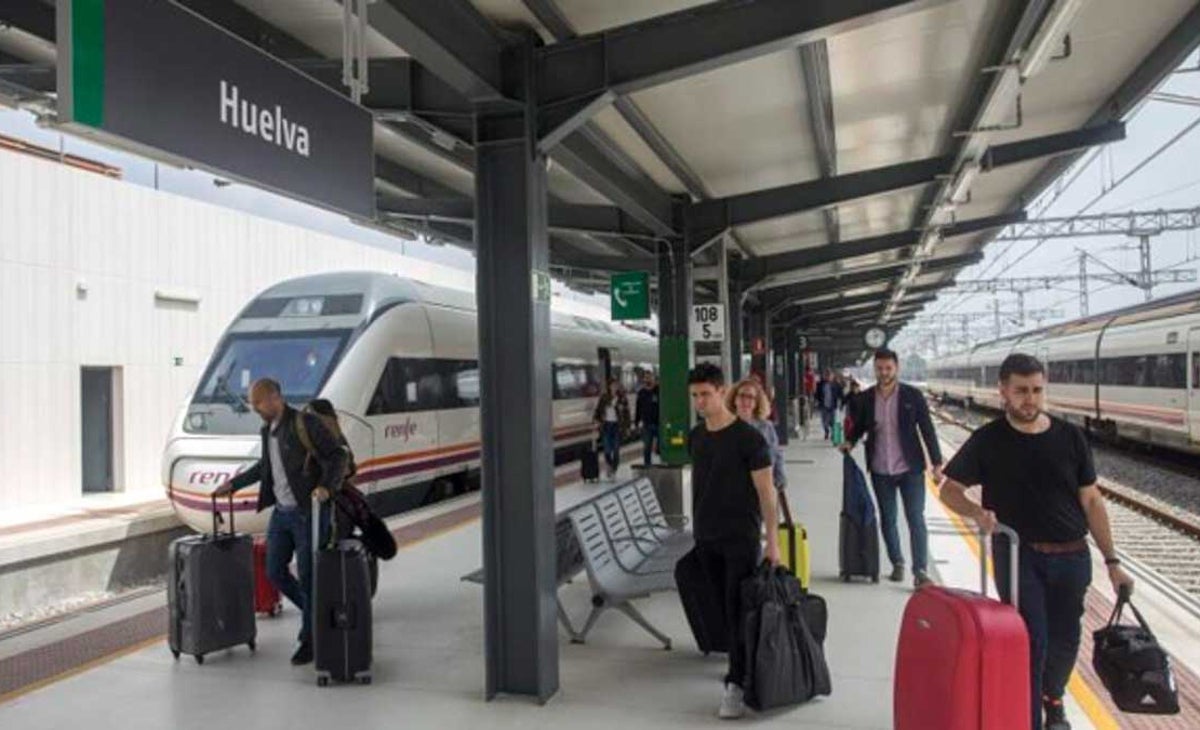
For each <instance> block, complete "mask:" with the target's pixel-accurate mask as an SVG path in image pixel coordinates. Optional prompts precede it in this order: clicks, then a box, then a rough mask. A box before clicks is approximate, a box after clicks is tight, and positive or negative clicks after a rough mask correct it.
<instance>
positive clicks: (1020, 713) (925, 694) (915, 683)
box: [892, 527, 1033, 730]
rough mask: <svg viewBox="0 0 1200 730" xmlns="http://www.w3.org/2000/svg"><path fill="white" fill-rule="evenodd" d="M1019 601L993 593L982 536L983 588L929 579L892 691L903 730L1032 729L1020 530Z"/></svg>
mask: <svg viewBox="0 0 1200 730" xmlns="http://www.w3.org/2000/svg"><path fill="white" fill-rule="evenodd" d="M998 529H999V530H1000V531H1001V532H1003V533H1004V534H1005V535H1007V536H1008V538H1009V539H1010V541H1011V542H1010V544H1011V551H1012V552H1011V554H1012V562H1011V565H1012V571H1011V572H1012V592H1011V594H1010V595H1011V597H1012V604H1011V605H1010V604H1006V603H1001V602H1000V601H995V600H992V599H990V598H988V597H987V581H988V577H987V548H986V545H987V544H988V543H989V542H990V540H988V539H986V538H982V539H981V545H980V567H981V570H982V576H983V580H982V581H981V587H982V593H973V592H970V591H963V590H957V589H954V588H942V587H938V586H929V587H927V588H922V589H920V590H918V591H917V592H916V593H914V594H913V596H912V598H910V599H909V600H908V605H907V606H906V607H905V609H904V619H903V621H902V623H901V625H900V642H899V646H898V647H897V649H896V673H895V685H894V694H893V698H892V710H893V715H894V717H893V723H894V727H895V730H1029V726H1030V723H1031V721H1032V718H1033V709H1032V707H1033V706H1032V704H1031V700H1030V696H1029V692H1030V686H1029V685H1030V680H1029V634H1028V633H1027V632H1026V630H1025V621H1024V620H1023V619H1022V618H1021V614H1020V613H1018V612H1017V609H1016V605H1017V535H1016V533H1015V532H1013V531H1012V530H1010V529H1008V528H1006V527H1001V528H998Z"/></svg>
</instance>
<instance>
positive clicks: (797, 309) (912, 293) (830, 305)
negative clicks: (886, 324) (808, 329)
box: [781, 284, 942, 317]
mask: <svg viewBox="0 0 1200 730" xmlns="http://www.w3.org/2000/svg"><path fill="white" fill-rule="evenodd" d="M941 288H942V287H941V286H940V285H938V284H926V285H925V286H919V287H913V288H911V289H909V290H908V292H907V296H908V297H910V301H911V300H915V299H916V298H917V297H918V296H924V295H930V294H935V293H936V292H937V291H938V290H939V289H941ZM885 298H887V292H886V291H883V292H872V293H870V294H858V295H855V296H852V297H847V296H842V297H838V298H836V299H826V300H823V301H819V302H816V303H813V304H807V305H806V304H804V303H803V301H802V300H793V301H789V302H786V303H785V304H784V305H782V306H786V307H788V309H786V310H781V311H785V312H787V313H789V314H791V315H792V316H794V317H803V316H806V315H810V314H819V313H821V312H835V311H838V310H840V309H843V308H847V307H858V306H861V305H864V304H877V303H879V302H880V301H882V300H883V299H885ZM930 298H931V299H932V298H934V297H932V296H931V297H930Z"/></svg>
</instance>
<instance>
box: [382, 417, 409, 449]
mask: <svg viewBox="0 0 1200 730" xmlns="http://www.w3.org/2000/svg"><path fill="white" fill-rule="evenodd" d="M416 435H417V424H415V423H413V420H412V419H411V418H406V419H404V423H389V424H388V425H386V426H384V427H383V437H384V438H385V439H403V440H404V441H405V442H406V443H407V442H408V440H409V439H411V438H412V437H413V436H416Z"/></svg>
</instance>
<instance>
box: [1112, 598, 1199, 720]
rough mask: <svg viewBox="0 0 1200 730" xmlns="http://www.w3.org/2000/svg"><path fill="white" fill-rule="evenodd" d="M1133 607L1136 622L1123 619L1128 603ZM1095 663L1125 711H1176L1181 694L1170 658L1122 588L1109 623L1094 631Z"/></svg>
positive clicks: (1149, 713)
mask: <svg viewBox="0 0 1200 730" xmlns="http://www.w3.org/2000/svg"><path fill="white" fill-rule="evenodd" d="M1126 606H1129V608H1130V609H1131V610H1132V611H1133V615H1134V617H1135V618H1137V621H1138V623H1137V625H1136V626H1129V625H1123V624H1121V623H1119V622H1120V620H1121V614H1122V613H1123V612H1124V610H1125V607H1126ZM1092 638H1093V640H1094V641H1095V648H1094V649H1093V650H1092V667H1093V668H1094V669H1095V670H1096V674H1097V676H1099V677H1100V680H1101V681H1102V682H1104V688H1105V689H1107V690H1108V693H1109V694H1110V695H1111V696H1112V699H1113V703H1114V704H1116V706H1117V707H1118V708H1119V709H1120V710H1121V711H1122V712H1129V713H1137V714H1143V715H1174V714H1177V713H1178V712H1179V695H1178V691H1177V690H1176V687H1175V676H1174V674H1172V673H1171V658H1170V656H1169V655H1168V654H1167V652H1166V651H1165V650H1164V649H1163V648H1162V647H1161V646H1160V645H1159V643H1158V639H1156V638H1155V637H1154V632H1152V631H1151V630H1150V626H1149V625H1148V624H1147V623H1146V619H1144V618H1142V614H1141V613H1140V612H1139V611H1138V610H1137V608H1136V607H1135V606H1134V605H1133V603H1132V602H1131V601H1130V596H1129V592H1128V591H1127V590H1125V589H1122V591H1121V594H1120V595H1119V596H1118V598H1117V605H1116V606H1114V607H1113V612H1112V616H1110V617H1109V619H1108V625H1106V626H1105V627H1104V628H1102V629H1100V630H1098V631H1095V632H1093V633H1092Z"/></svg>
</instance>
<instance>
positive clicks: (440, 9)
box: [367, 0, 511, 103]
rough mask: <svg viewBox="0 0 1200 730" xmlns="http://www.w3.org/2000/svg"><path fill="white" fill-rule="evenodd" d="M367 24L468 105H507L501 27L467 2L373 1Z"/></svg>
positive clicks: (441, 0)
mask: <svg viewBox="0 0 1200 730" xmlns="http://www.w3.org/2000/svg"><path fill="white" fill-rule="evenodd" d="M367 17H368V19H369V22H370V25H371V27H372V28H374V29H375V30H376V31H378V32H379V33H380V34H381V35H382V36H383V37H384V38H387V39H388V40H389V41H391V42H392V43H395V44H396V45H397V46H400V48H402V49H404V52H405V53H407V54H408V55H409V56H411V57H413V58H414V59H416V61H417V62H418V63H420V64H421V65H422V66H424V67H425V68H427V69H429V70H430V71H431V72H433V73H434V74H435V75H436V76H438V77H439V78H441V79H442V80H443V81H445V82H446V83H447V84H449V85H450V86H451V87H453V88H454V89H457V90H458V92H459V93H460V94H462V95H463V96H465V97H466V98H467V99H469V100H470V101H472V102H477V103H485V102H508V101H511V100H510V99H509V98H508V97H507V96H506V95H505V89H504V78H503V73H502V68H501V62H500V57H501V54H502V52H503V50H504V47H505V45H506V44H507V41H508V39H507V38H505V37H504V36H503V35H502V33H501V32H500V30H499V29H497V28H496V27H495V26H493V25H492V23H491V22H490V21H489V20H488V19H487V18H485V17H484V16H483V14H482V13H480V12H479V11H478V10H477V9H476V8H475V6H473V5H472V4H471V3H470V2H469V0H438V1H437V2H428V1H427V0H376V2H374V3H372V4H370V5H368V6H367Z"/></svg>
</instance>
